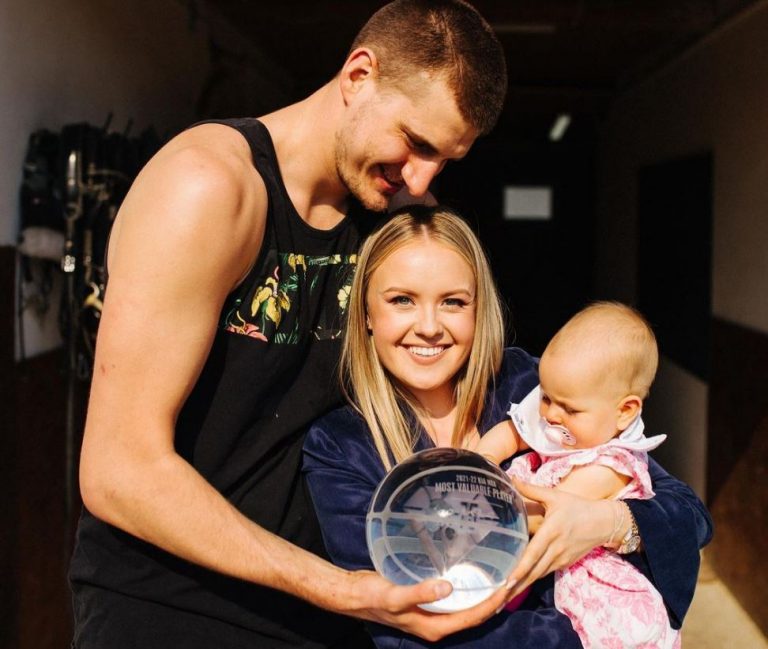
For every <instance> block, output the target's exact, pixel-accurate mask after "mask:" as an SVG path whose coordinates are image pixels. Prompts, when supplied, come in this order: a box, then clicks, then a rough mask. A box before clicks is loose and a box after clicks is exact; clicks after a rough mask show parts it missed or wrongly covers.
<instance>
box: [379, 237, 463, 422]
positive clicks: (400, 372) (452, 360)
mask: <svg viewBox="0 0 768 649" xmlns="http://www.w3.org/2000/svg"><path fill="white" fill-rule="evenodd" d="M475 293H476V290H475V279H474V275H473V273H472V269H471V268H470V266H469V264H467V262H466V261H464V259H462V258H461V256H460V255H459V254H458V253H457V252H455V251H454V250H452V249H451V248H448V247H446V246H444V245H442V244H440V243H436V242H435V241H433V240H431V239H427V238H423V239H418V240H416V241H413V242H411V243H409V244H406V245H405V246H403V247H402V248H399V249H397V250H396V251H395V252H393V253H392V254H391V255H390V256H389V257H387V258H386V259H385V260H384V261H383V263H382V264H381V265H380V266H379V267H378V268H377V269H376V271H375V272H374V273H373V275H372V276H371V278H370V281H369V284H368V290H367V292H366V306H367V309H368V327H369V329H370V332H371V336H372V338H373V344H374V347H375V349H376V354H377V355H378V357H379V359H380V360H381V363H382V365H383V366H384V367H385V368H386V369H387V370H388V371H389V373H390V374H391V375H392V376H393V377H394V378H395V380H396V381H398V383H400V385H402V386H403V387H404V388H405V389H407V390H408V391H409V392H410V393H411V394H413V396H414V397H415V398H416V399H417V400H418V401H419V402H420V403H421V404H422V405H424V406H425V407H426V406H428V404H430V403H432V404H435V405H437V403H440V400H446V399H448V400H452V399H453V385H454V377H455V376H456V373H457V372H458V371H459V370H460V369H461V368H462V367H463V366H464V364H465V363H466V361H467V357H468V356H469V352H470V349H471V348H472V341H473V339H474V336H475V308H476V301H475ZM443 403H447V402H446V401H443Z"/></svg>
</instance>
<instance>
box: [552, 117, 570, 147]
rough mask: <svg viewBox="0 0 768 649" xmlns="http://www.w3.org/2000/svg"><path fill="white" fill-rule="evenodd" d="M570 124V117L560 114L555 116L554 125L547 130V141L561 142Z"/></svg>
mask: <svg viewBox="0 0 768 649" xmlns="http://www.w3.org/2000/svg"><path fill="white" fill-rule="evenodd" d="M570 124H571V116H570V115H569V114H568V113H560V114H559V115H558V116H557V119H555V123H554V124H552V128H551V129H550V130H549V139H550V140H551V141H552V142H557V141H559V140H561V139H562V138H563V135H565V132H566V131H567V130H568V127H569V126H570Z"/></svg>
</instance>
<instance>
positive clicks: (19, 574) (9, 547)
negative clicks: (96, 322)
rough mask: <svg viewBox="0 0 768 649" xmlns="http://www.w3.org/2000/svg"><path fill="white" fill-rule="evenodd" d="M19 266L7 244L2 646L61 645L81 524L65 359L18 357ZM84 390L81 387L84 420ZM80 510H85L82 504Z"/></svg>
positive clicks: (2, 250) (0, 292) (1, 378)
mask: <svg viewBox="0 0 768 649" xmlns="http://www.w3.org/2000/svg"><path fill="white" fill-rule="evenodd" d="M14 268H15V251H14V249H13V248H11V247H0V296H3V297H2V306H1V307H0V345H1V346H2V350H1V351H0V399H2V416H0V421H2V430H1V431H0V432H1V433H2V434H1V435H0V439H2V442H0V444H2V447H1V448H0V457H2V460H1V461H2V464H1V465H0V488H1V489H2V494H3V498H2V499H0V502H2V503H3V504H2V511H1V512H0V513H1V514H2V516H3V519H2V520H3V528H4V529H3V533H2V534H0V557H2V568H3V585H2V587H0V593H2V595H0V599H1V601H0V605H2V614H1V615H2V618H0V648H2V649H5V648H6V647H7V648H8V649H11V648H13V649H61V648H62V647H68V646H69V644H70V641H71V634H72V613H71V604H70V595H69V588H68V585H67V581H66V572H67V567H68V564H69V556H70V554H71V533H72V528H73V525H72V522H71V521H67V516H66V503H65V488H64V487H65V430H66V395H67V379H66V373H65V371H64V367H65V365H64V363H65V357H64V353H63V351H54V352H49V353H46V354H42V355H39V356H35V357H33V358H30V359H27V360H25V361H23V362H21V363H16V362H15V361H14V351H13V348H14V337H13V336H14V304H13V296H14V295H15V286H14V284H15V273H14ZM84 394H85V388H84V387H82V386H78V396H77V399H78V407H77V413H78V418H79V419H80V420H81V419H82V410H83V408H82V402H83V399H84ZM81 428H82V426H81V425H80V424H78V430H80V429H81ZM78 438H79V434H78ZM77 446H78V448H79V440H78V443H77ZM74 509H75V510H76V511H77V512H79V503H75V506H74Z"/></svg>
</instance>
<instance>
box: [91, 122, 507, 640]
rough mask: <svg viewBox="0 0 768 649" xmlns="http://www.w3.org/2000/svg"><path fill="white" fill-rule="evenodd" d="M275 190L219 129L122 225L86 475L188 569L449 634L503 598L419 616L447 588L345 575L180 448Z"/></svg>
mask: <svg viewBox="0 0 768 649" xmlns="http://www.w3.org/2000/svg"><path fill="white" fill-rule="evenodd" d="M266 200H267V199H266V191H265V189H264V185H263V182H262V181H261V178H260V177H259V176H258V174H257V173H256V172H255V170H254V169H253V167H252V165H251V164H250V151H249V150H248V147H247V144H246V143H245V141H244V140H242V138H241V137H240V136H239V135H238V134H237V133H236V131H234V130H232V129H229V128H228V127H224V126H220V125H205V126H201V127H197V128H195V129H192V130H191V131H188V132H186V133H184V134H182V135H181V136H179V137H178V138H176V139H175V140H173V141H172V142H171V143H170V144H169V145H168V146H166V147H165V148H164V149H163V150H162V151H161V152H160V153H159V154H158V155H157V156H155V158H154V159H153V160H152V161H151V162H150V163H149V164H148V165H147V167H146V168H145V169H144V170H143V171H142V172H141V174H140V175H139V177H138V178H137V180H136V183H135V184H134V187H133V188H132V189H131V191H130V192H129V194H128V196H127V197H126V199H125V201H124V203H123V206H122V208H121V211H120V215H119V216H118V219H117V221H116V223H115V228H114V230H113V234H112V238H111V241H110V250H109V274H110V278H109V288H108V290H107V295H106V299H105V303H104V310H103V314H102V319H101V324H100V330H99V337H98V343H97V351H96V359H95V366H94V377H93V384H92V388H91V398H90V403H89V409H88V417H87V422H86V429H85V436H84V440H83V450H82V459H81V469H80V484H81V491H82V495H83V502H84V504H85V506H86V507H87V508H88V509H89V510H90V511H91V512H92V513H93V514H94V515H95V516H97V517H98V518H100V519H102V520H104V521H106V522H108V523H110V524H112V525H114V526H116V527H118V528H120V529H122V530H125V531H126V532H129V533H130V534H133V535H134V536H137V537H139V538H141V539H143V540H145V541H148V542H150V543H152V544H154V545H157V546H159V547H161V548H163V549H164V550H166V551H169V552H171V553H173V554H175V555H178V556H180V557H182V558H184V559H186V560H188V561H191V562H194V563H197V564H200V565H202V566H205V567H207V568H209V569H212V570H216V571H218V572H221V573H224V574H227V575H231V576H234V577H238V578H241V579H245V580H249V581H252V582H255V583H258V584H261V585H266V586H270V587H273V588H277V589H280V590H282V591H285V592H288V593H291V594H293V595H296V596H298V597H301V598H303V599H306V600H309V601H310V602H313V603H314V604H316V605H318V606H320V607H323V608H326V609H329V610H333V611H336V612H340V613H346V614H349V615H354V616H357V617H362V618H365V619H369V620H377V621H379V622H383V623H386V624H395V625H398V626H401V627H403V628H405V629H406V630H408V631H409V632H411V633H414V634H418V635H422V636H424V637H427V638H431V639H436V638H439V637H441V636H442V635H445V634H446V633H450V632H452V631H454V630H456V629H458V628H463V627H464V626H467V625H470V624H474V623H477V622H478V621H480V620H481V619H485V618H487V617H488V616H490V615H491V614H492V613H493V611H494V610H495V608H496V607H498V606H499V605H500V604H501V602H502V601H503V595H499V596H498V597H496V598H492V599H491V600H490V601H489V602H488V603H487V604H486V605H485V606H484V607H478V608H477V609H475V610H473V611H470V612H466V613H464V614H461V615H456V616H451V617H450V618H447V617H446V618H445V619H441V616H429V615H427V614H425V613H424V612H423V611H420V609H415V608H414V607H415V604H416V603H418V602H428V601H433V600H435V599H439V598H440V597H441V596H444V593H441V592H440V590H439V589H440V588H442V587H444V586H445V584H444V583H442V582H431V583H425V584H422V585H420V586H417V587H412V588H403V587H396V586H393V585H391V584H389V583H388V582H387V581H386V580H384V579H382V578H381V577H379V576H377V575H375V574H371V573H367V572H366V573H351V572H349V571H346V570H342V569H340V568H337V567H335V566H333V565H331V564H329V563H327V562H326V561H323V560H322V559H320V558H319V557H316V556H315V555H313V554H311V553H309V552H306V551H304V550H302V549H300V548H298V547H296V546H293V545H292V544H290V543H288V542H287V541H285V540H283V539H281V538H279V537H278V536H276V535H274V534H271V533H269V532H267V531H266V530H264V529H262V528H261V527H259V526H258V525H256V524H255V523H253V522H252V521H250V520H248V519H247V518H246V517H244V516H243V515H242V514H240V512H238V511H237V509H236V508H234V507H233V506H232V505H231V504H230V503H229V502H228V501H227V500H226V499H225V498H223V497H222V496H221V495H220V494H219V493H218V492H217V491H216V490H215V489H214V488H213V487H211V485H209V484H208V483H207V482H206V481H205V480H204V479H203V478H202V476H201V475H200V474H199V473H197V472H196V471H195V470H194V469H193V467H192V466H191V465H189V464H188V463H187V462H186V461H184V460H183V459H182V458H181V457H180V456H179V455H178V454H177V453H176V452H175V449H174V429H175V424H176V418H177V416H178V414H179V411H180V409H181V407H182V405H183V403H184V401H185V399H186V398H187V396H188V395H189V393H190V391H191V389H192V387H193V386H194V384H195V382H196V380H197V378H198V376H199V374H200V371H201V369H202V367H203V364H204V363H205V360H206V358H207V356H208V353H209V351H210V347H211V345H212V341H213V338H214V334H215V331H216V326H217V322H218V318H219V313H220V310H221V308H222V305H223V303H224V300H225V298H226V296H227V294H228V293H229V292H230V291H231V290H232V289H233V288H234V287H235V286H236V285H237V283H238V282H239V281H240V280H241V279H242V278H243V277H244V276H245V274H246V273H247V271H248V269H249V267H250V265H251V263H252V262H253V260H254V259H255V257H256V255H257V253H258V250H259V248H260V246H261V243H262V238H263V231H264V225H265V221H266V204H267V203H266Z"/></svg>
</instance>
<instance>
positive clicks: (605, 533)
mask: <svg viewBox="0 0 768 649" xmlns="http://www.w3.org/2000/svg"><path fill="white" fill-rule="evenodd" d="M513 482H514V484H515V488H516V489H517V490H518V491H519V492H520V494H521V495H522V496H523V497H524V498H525V499H527V500H534V501H536V502H538V503H541V506H542V507H543V508H544V512H545V515H544V521H543V523H542V524H541V526H540V527H539V529H538V530H537V531H536V534H535V535H534V536H533V538H532V539H531V541H530V543H529V544H528V547H527V548H526V549H525V552H524V553H523V557H522V558H521V559H520V563H519V564H518V565H517V567H516V568H515V569H514V570H513V571H512V574H511V575H510V576H509V580H508V583H509V584H512V585H513V587H512V588H511V590H510V591H509V594H510V597H514V596H515V595H517V594H518V593H520V592H522V591H523V590H524V589H525V588H527V587H528V586H530V585H531V584H532V583H533V582H534V581H536V580H537V579H539V578H540V577H543V576H544V575H547V574H549V573H550V572H552V571H554V570H559V569H561V568H565V567H567V566H570V565H571V564H573V563H574V562H576V561H578V560H579V559H580V558H581V557H583V556H584V555H585V554H587V553H588V552H590V550H592V549H593V548H596V547H597V546H599V545H602V544H603V543H605V542H606V541H607V540H608V539H609V537H610V536H611V533H612V532H613V530H614V507H615V504H614V503H613V502H611V501H608V500H588V499H586V498H582V497H580V496H575V495H573V494H570V493H566V492H564V491H558V490H557V489H553V488H548V487H537V486H534V485H531V484H528V483H525V482H522V481H520V480H517V479H514V480H513Z"/></svg>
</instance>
